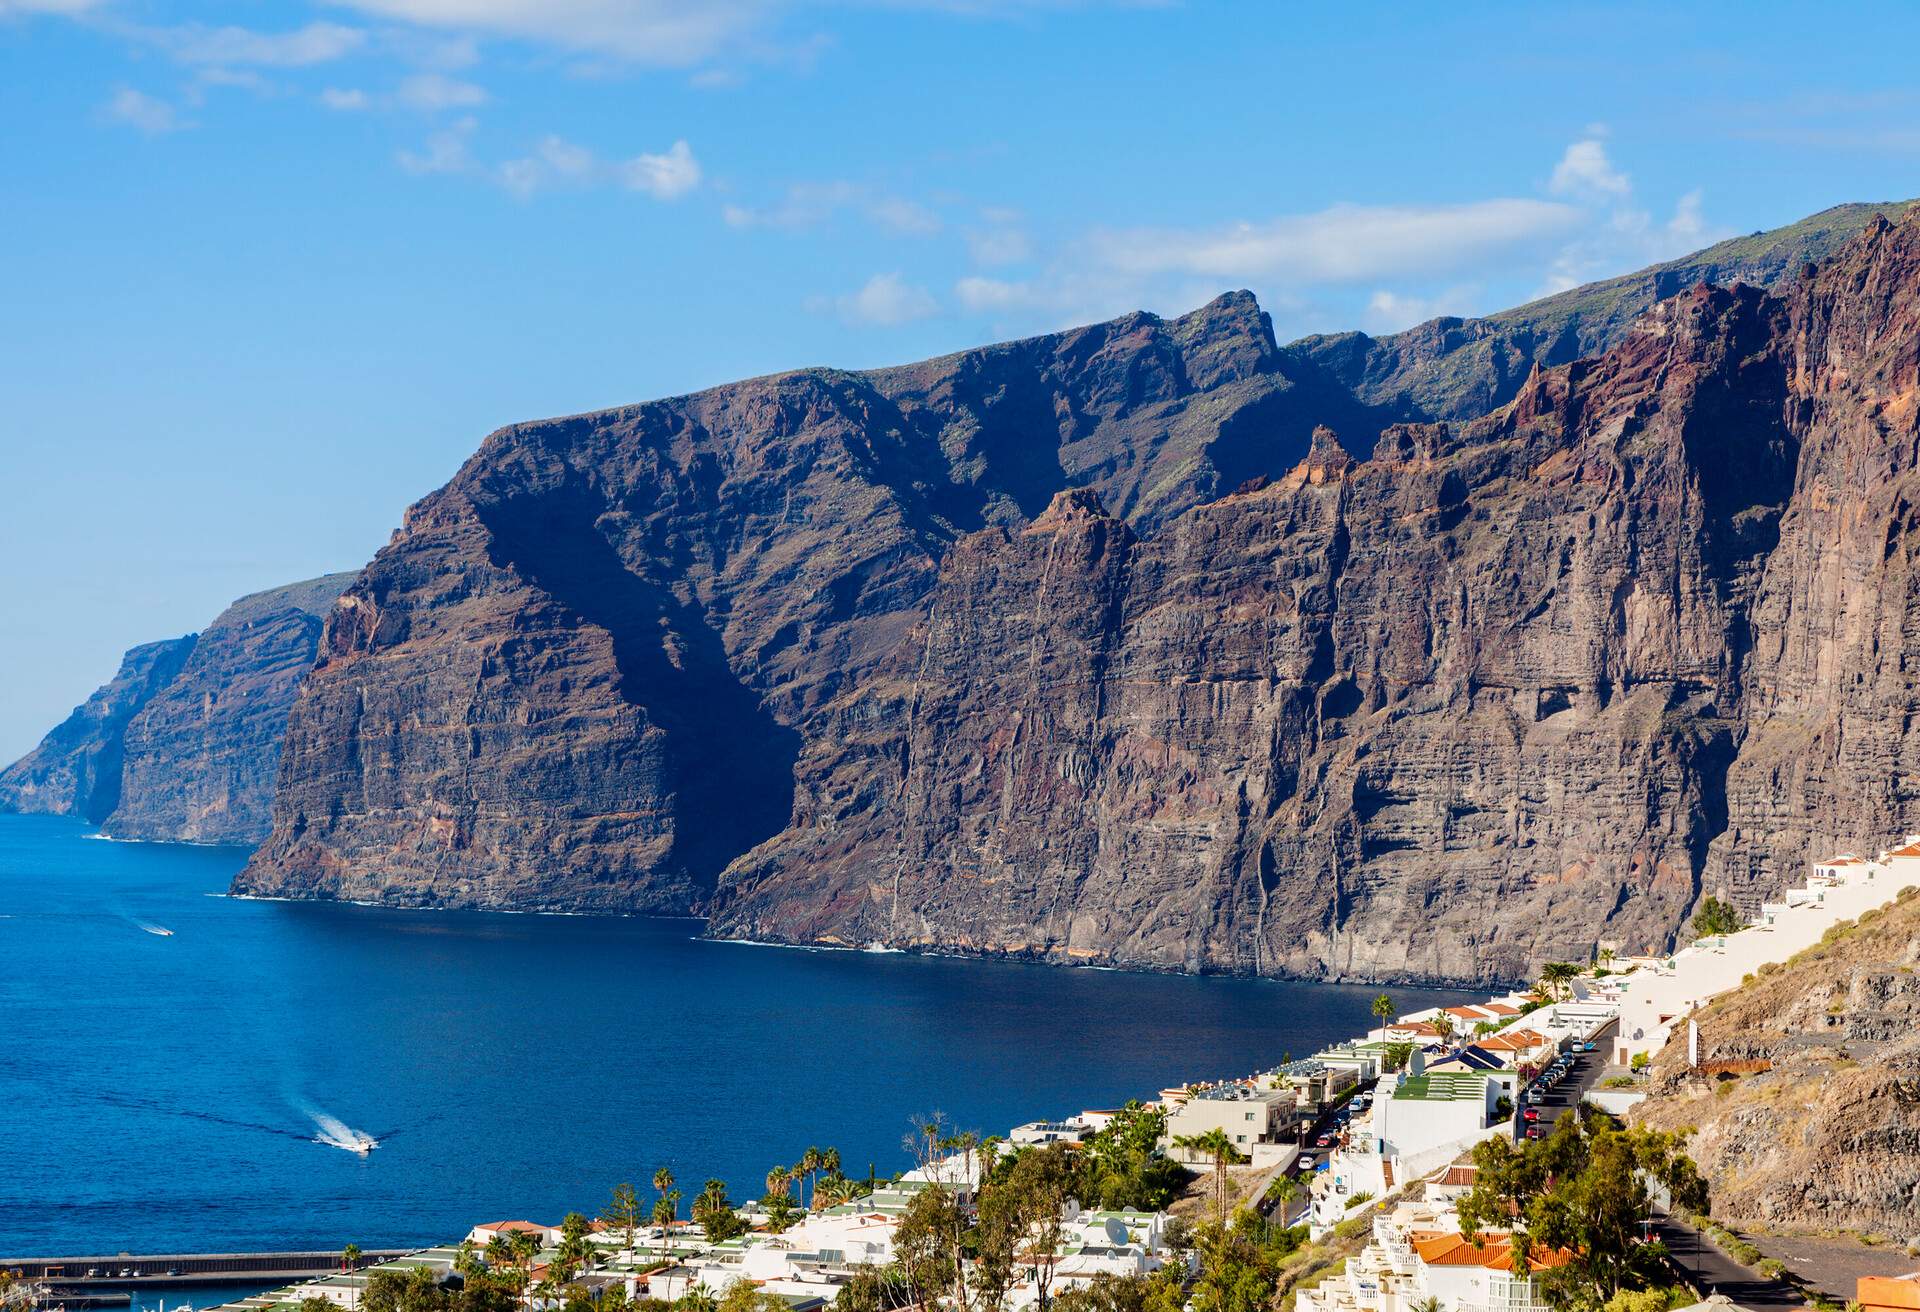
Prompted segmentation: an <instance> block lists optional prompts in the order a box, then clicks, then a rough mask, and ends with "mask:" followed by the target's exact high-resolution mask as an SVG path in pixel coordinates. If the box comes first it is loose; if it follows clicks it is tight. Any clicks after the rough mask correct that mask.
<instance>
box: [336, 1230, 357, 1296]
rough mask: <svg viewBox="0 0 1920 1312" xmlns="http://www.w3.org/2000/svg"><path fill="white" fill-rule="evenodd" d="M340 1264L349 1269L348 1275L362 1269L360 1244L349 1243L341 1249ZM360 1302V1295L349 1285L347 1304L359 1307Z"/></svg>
mask: <svg viewBox="0 0 1920 1312" xmlns="http://www.w3.org/2000/svg"><path fill="white" fill-rule="evenodd" d="M340 1265H341V1266H343V1267H345V1268H346V1269H347V1274H348V1275H352V1274H353V1273H354V1272H355V1271H358V1270H359V1269H360V1245H358V1244H348V1245H347V1246H346V1247H345V1248H343V1249H341V1250H340ZM359 1304H360V1298H359V1295H358V1294H357V1293H356V1292H355V1291H354V1290H353V1288H352V1286H349V1287H348V1289H347V1305H348V1306H349V1307H358V1306H359Z"/></svg>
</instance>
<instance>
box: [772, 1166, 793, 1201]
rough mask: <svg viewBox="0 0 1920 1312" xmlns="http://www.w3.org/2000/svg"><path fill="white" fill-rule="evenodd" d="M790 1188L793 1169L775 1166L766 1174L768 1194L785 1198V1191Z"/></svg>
mask: <svg viewBox="0 0 1920 1312" xmlns="http://www.w3.org/2000/svg"><path fill="white" fill-rule="evenodd" d="M792 1187H793V1169H792V1168H791V1167H787V1166H776V1167H774V1168H773V1169H772V1170H771V1171H768V1172H767V1192H768V1193H769V1194H779V1195H781V1196H782V1197H785V1196H786V1193H787V1190H789V1189H790V1188H792Z"/></svg>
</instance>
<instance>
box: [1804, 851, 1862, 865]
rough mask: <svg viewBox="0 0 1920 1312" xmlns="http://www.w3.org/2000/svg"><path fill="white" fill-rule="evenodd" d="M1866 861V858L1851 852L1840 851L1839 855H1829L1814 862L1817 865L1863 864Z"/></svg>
mask: <svg viewBox="0 0 1920 1312" xmlns="http://www.w3.org/2000/svg"><path fill="white" fill-rule="evenodd" d="M1866 863H1867V862H1866V858H1864V857H1860V856H1856V855H1854V854H1853V853H1852V852H1842V853H1841V854H1840V855H1839V856H1830V857H1828V858H1827V859H1826V860H1825V861H1816V862H1814V864H1815V865H1818V866H1863V865H1865V864H1866Z"/></svg>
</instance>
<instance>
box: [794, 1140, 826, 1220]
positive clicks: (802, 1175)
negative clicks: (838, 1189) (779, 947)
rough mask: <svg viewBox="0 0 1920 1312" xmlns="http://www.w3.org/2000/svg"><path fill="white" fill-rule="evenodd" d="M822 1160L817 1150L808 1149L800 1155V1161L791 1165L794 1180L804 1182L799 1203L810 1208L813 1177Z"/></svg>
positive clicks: (817, 1171) (818, 1170) (817, 1172)
mask: <svg viewBox="0 0 1920 1312" xmlns="http://www.w3.org/2000/svg"><path fill="white" fill-rule="evenodd" d="M821 1161H822V1158H821V1156H820V1150H819V1149H818V1148H808V1149H807V1150H806V1151H805V1152H804V1153H801V1154H800V1160H799V1161H797V1162H795V1163H794V1164H793V1174H794V1176H795V1178H797V1179H800V1180H802V1181H803V1182H804V1192H803V1196H802V1198H801V1200H800V1201H801V1202H802V1203H804V1204H807V1205H809V1206H811V1203H812V1198H813V1177H814V1176H815V1175H817V1174H819V1172H820V1165H821Z"/></svg>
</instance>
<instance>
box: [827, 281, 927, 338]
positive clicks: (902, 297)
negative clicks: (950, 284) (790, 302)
mask: <svg viewBox="0 0 1920 1312" xmlns="http://www.w3.org/2000/svg"><path fill="white" fill-rule="evenodd" d="M809 307H810V308H811V309H814V310H815V311H820V310H831V311H833V312H834V313H836V314H838V315H839V317H840V319H841V320H842V321H843V322H845V323H850V324H856V325H859V326H863V327H879V328H893V327H898V326H899V325H901V324H903V323H912V322H913V321H914V320H916V319H927V318H931V317H932V316H934V315H936V314H938V313H939V312H940V302H939V301H938V300H936V299H935V298H934V295H933V293H932V292H930V291H928V290H927V289H926V288H925V287H921V286H919V285H917V284H914V283H910V282H908V281H907V280H906V278H905V277H904V276H902V275H901V274H898V273H876V274H875V275H874V276H873V277H871V278H869V279H867V281H866V282H865V283H864V284H862V285H861V286H860V288H859V289H858V290H856V291H852V292H849V293H847V294H845V295H843V296H835V297H832V298H819V297H817V298H815V299H814V300H813V301H811V302H809Z"/></svg>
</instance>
